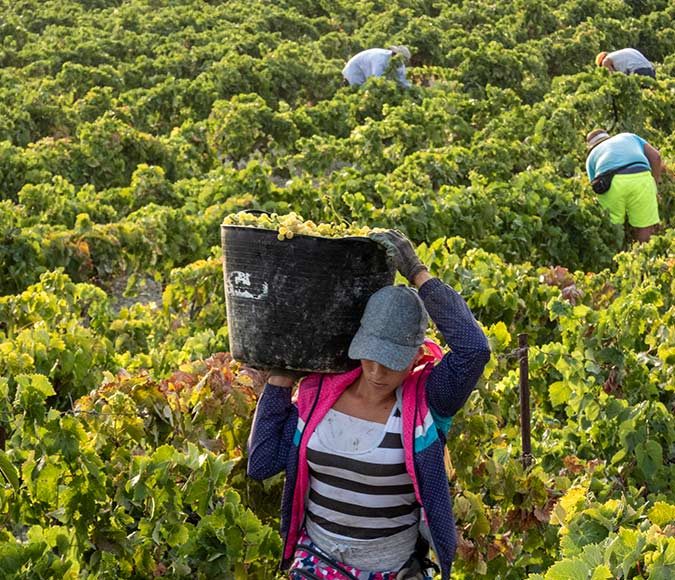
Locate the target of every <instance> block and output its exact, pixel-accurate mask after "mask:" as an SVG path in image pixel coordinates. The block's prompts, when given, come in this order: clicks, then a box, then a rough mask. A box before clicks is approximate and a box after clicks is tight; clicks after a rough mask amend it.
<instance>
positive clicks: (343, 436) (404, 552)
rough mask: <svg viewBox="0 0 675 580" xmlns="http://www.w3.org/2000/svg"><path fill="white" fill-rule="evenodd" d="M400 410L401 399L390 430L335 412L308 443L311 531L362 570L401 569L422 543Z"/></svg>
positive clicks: (337, 555)
mask: <svg viewBox="0 0 675 580" xmlns="http://www.w3.org/2000/svg"><path fill="white" fill-rule="evenodd" d="M397 395H398V393H397ZM400 409H401V406H400V397H399V399H397V402H396V404H395V405H394V407H393V409H392V412H391V414H390V416H389V419H388V420H387V423H386V425H383V424H382V423H375V422H372V421H366V420H363V419H358V418H356V417H352V416H350V415H346V414H344V413H341V412H339V411H335V410H333V409H331V410H329V411H328V413H327V414H326V416H325V417H324V419H323V420H322V421H321V423H320V424H319V425H318V426H317V428H316V430H315V431H314V433H313V434H312V436H311V437H310V439H309V442H308V446H307V460H308V464H309V474H310V488H309V495H308V498H307V502H306V507H307V509H306V513H307V519H306V522H305V524H306V529H307V533H308V535H309V536H310V538H311V539H312V541H313V542H314V543H315V544H317V545H318V546H319V547H321V548H322V549H324V550H325V551H328V552H329V554H331V555H332V556H333V557H334V558H336V559H338V560H339V561H341V562H343V563H345V564H348V565H351V566H356V567H358V568H361V569H366V570H388V569H391V570H396V569H398V567H400V566H401V565H402V564H403V563H404V562H405V561H406V560H407V559H408V557H409V556H410V554H411V553H412V552H413V550H414V548H415V542H416V540H417V534H418V524H419V517H420V511H419V504H418V503H417V501H416V499H415V492H414V489H413V484H412V480H411V479H410V476H409V475H408V472H407V471H406V467H405V455H404V450H403V442H402V439H401V428H402V421H401V410H400Z"/></svg>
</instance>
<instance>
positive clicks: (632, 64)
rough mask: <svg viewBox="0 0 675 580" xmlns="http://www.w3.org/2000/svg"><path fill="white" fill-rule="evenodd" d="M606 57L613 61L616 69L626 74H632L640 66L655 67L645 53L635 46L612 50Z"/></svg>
mask: <svg viewBox="0 0 675 580" xmlns="http://www.w3.org/2000/svg"><path fill="white" fill-rule="evenodd" d="M606 58H608V59H610V60H611V61H612V64H613V65H614V70H617V71H618V72H622V73H624V74H630V73H632V72H634V71H635V70H637V69H639V68H653V67H652V63H651V62H649V61H648V60H647V59H646V58H645V56H644V54H642V53H641V52H640V51H639V50H635V49H634V48H622V49H621V50H615V51H614V52H610V53H609V54H608V55H607V56H606Z"/></svg>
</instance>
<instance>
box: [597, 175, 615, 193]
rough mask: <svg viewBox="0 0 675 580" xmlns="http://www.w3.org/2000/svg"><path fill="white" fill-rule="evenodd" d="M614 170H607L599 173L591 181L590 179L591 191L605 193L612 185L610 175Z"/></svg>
mask: <svg viewBox="0 0 675 580" xmlns="http://www.w3.org/2000/svg"><path fill="white" fill-rule="evenodd" d="M614 173H615V172H614V171H608V172H607V173H601V174H600V175H598V176H597V177H596V178H595V179H594V180H593V181H591V187H592V188H593V191H594V192H595V193H597V194H601V193H605V192H606V191H608V190H609V188H610V187H612V177H614Z"/></svg>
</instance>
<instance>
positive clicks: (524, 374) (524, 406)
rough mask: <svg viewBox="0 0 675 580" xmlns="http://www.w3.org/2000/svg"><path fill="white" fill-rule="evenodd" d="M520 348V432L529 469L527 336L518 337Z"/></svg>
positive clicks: (530, 441)
mask: <svg viewBox="0 0 675 580" xmlns="http://www.w3.org/2000/svg"><path fill="white" fill-rule="evenodd" d="M518 346H519V347H520V348H519V349H518V350H519V355H520V431H521V438H522V446H523V455H522V458H521V460H522V462H523V467H525V468H528V467H529V466H530V464H531V463H532V439H531V431H530V383H529V365H528V345H527V334H526V333H523V334H519V335H518Z"/></svg>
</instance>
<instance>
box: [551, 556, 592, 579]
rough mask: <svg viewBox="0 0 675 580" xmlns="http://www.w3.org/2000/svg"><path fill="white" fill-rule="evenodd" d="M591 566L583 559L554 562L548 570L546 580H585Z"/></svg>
mask: <svg viewBox="0 0 675 580" xmlns="http://www.w3.org/2000/svg"><path fill="white" fill-rule="evenodd" d="M590 573H591V568H590V567H589V566H588V564H586V563H585V562H582V561H581V560H563V561H562V562H557V563H556V564H553V566H551V567H550V568H549V569H548V572H546V576H545V577H544V578H545V579H546V580H584V579H585V578H588V576H589V575H590Z"/></svg>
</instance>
